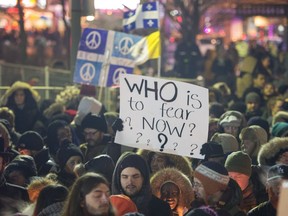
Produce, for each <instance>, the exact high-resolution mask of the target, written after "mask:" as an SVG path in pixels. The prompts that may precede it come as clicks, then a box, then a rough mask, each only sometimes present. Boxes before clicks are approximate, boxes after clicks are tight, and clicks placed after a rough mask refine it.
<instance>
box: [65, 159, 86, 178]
mask: <svg viewBox="0 0 288 216" xmlns="http://www.w3.org/2000/svg"><path fill="white" fill-rule="evenodd" d="M80 163H82V159H81V157H80V156H72V157H70V158H69V159H68V161H67V162H66V165H65V171H66V172H67V173H71V174H74V168H75V166H76V165H77V164H80Z"/></svg>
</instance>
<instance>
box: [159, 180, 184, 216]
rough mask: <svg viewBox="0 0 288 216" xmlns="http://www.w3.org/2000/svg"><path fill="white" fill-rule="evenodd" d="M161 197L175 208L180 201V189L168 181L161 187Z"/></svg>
mask: <svg viewBox="0 0 288 216" xmlns="http://www.w3.org/2000/svg"><path fill="white" fill-rule="evenodd" d="M160 193H161V197H160V198H161V199H162V200H164V201H165V202H167V203H168V204H169V205H170V208H171V209H172V210H174V209H175V208H176V207H177V205H178V201H179V195H180V191H179V188H178V186H177V185H176V184H174V183H172V182H167V183H165V184H164V185H163V186H162V187H161V191H160Z"/></svg>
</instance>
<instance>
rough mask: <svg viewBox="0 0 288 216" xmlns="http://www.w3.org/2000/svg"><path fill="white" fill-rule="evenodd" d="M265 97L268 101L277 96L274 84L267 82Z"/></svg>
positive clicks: (264, 90) (264, 89)
mask: <svg viewBox="0 0 288 216" xmlns="http://www.w3.org/2000/svg"><path fill="white" fill-rule="evenodd" d="M262 93H263V96H264V98H266V99H268V98H270V97H272V96H274V95H276V87H275V85H274V84H273V83H272V82H267V83H266V84H265V85H264V88H263V91H262Z"/></svg>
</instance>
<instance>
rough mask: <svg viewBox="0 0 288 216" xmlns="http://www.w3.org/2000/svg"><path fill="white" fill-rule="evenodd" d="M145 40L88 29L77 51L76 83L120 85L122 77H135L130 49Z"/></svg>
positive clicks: (74, 79) (123, 34)
mask: <svg viewBox="0 0 288 216" xmlns="http://www.w3.org/2000/svg"><path fill="white" fill-rule="evenodd" d="M142 38H143V37H140V36H135V35H131V34H125V33H122V32H115V31H108V30H104V29H92V28H85V29H84V31H83V33H82V36H81V39H80V42H79V48H78V52H77V59H76V66H75V71H74V78H73V81H74V82H75V83H80V84H86V85H94V86H113V85H118V84H119V74H122V73H124V74H126V73H128V74H132V73H133V70H134V66H135V61H134V59H135V58H134V57H133V56H132V55H131V52H132V50H131V47H133V46H134V44H136V43H137V42H139V41H140V40H141V39H142Z"/></svg>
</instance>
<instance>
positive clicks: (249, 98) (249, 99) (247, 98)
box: [245, 92, 260, 104]
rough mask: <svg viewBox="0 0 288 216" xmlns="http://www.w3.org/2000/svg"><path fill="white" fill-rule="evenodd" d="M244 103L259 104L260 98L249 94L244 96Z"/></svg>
mask: <svg viewBox="0 0 288 216" xmlns="http://www.w3.org/2000/svg"><path fill="white" fill-rule="evenodd" d="M245 103H246V104H247V103H260V96H259V95H258V94H257V93H256V92H249V93H248V94H247V95H246V96H245Z"/></svg>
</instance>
